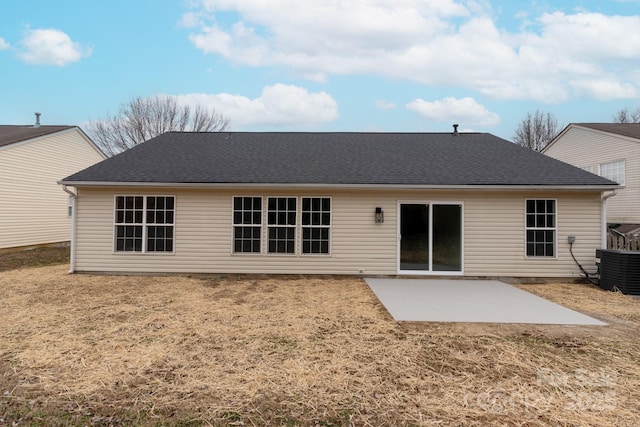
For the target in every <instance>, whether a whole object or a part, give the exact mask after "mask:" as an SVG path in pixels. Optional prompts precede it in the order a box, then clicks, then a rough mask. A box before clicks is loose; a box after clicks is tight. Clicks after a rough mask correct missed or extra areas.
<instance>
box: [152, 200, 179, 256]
mask: <svg viewBox="0 0 640 427" xmlns="http://www.w3.org/2000/svg"><path fill="white" fill-rule="evenodd" d="M173 204H174V199H173V197H166V196H156V197H147V252H173V216H174V206H173Z"/></svg>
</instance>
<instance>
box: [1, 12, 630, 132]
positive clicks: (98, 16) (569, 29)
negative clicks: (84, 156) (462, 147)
mask: <svg viewBox="0 0 640 427" xmlns="http://www.w3.org/2000/svg"><path fill="white" fill-rule="evenodd" d="M0 76H1V77H2V78H1V79H0V123H1V124H28V123H32V122H33V120H34V118H33V117H34V116H33V113H34V112H36V111H38V112H41V113H42V119H41V120H42V123H43V124H67V125H80V126H82V125H83V124H85V123H86V122H87V121H89V120H91V119H100V118H103V117H105V116H106V115H107V113H109V114H114V113H116V112H117V111H118V108H119V106H120V105H121V104H122V103H124V102H126V101H128V100H130V99H132V98H134V97H138V96H141V97H146V96H151V95H156V94H164V95H171V96H176V97H177V99H178V100H179V101H180V102H182V103H188V104H197V103H199V104H204V105H205V106H208V107H211V108H215V109H216V110H217V111H219V112H221V113H223V114H224V115H226V116H227V117H228V118H229V119H230V121H231V129H232V130H234V131H272V130H273V131H293V130H296V131H298V130H301V131H400V132H440V131H449V130H450V129H451V124H453V123H459V124H460V129H462V130H473V131H481V132H491V133H494V134H496V135H498V136H501V137H503V138H506V139H511V138H512V136H513V133H514V130H515V128H516V126H517V124H518V122H519V121H520V120H521V119H522V118H523V117H524V116H525V115H526V114H527V113H528V112H533V111H535V110H541V111H543V112H550V113H552V114H554V115H555V116H556V117H557V118H558V121H559V124H560V125H563V126H564V125H567V124H569V123H571V122H606V121H611V119H612V116H613V114H614V113H615V112H617V111H618V110H620V109H621V108H624V107H630V108H633V109H635V108H637V107H640V0H618V1H615V0H610V1H604V0H593V1H586V0H585V1H573V2H569V1H550V0H547V1H544V0H540V1H536V0H533V1H526V2H524V1H522V2H521V1H502V2H498V1H488V0H487V1H484V0H474V1H454V0H350V1H346V0H341V1H340V0H270V1H266V0H126V1H125V0H109V1H80V0H56V1H49V0H21V1H3V2H2V3H1V4H0Z"/></svg>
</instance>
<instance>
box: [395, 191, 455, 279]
mask: <svg viewBox="0 0 640 427" xmlns="http://www.w3.org/2000/svg"><path fill="white" fill-rule="evenodd" d="M399 210H400V215H399V219H400V221H399V227H398V228H399V240H400V242H399V255H398V257H399V260H398V261H399V270H400V272H426V273H429V272H442V273H446V272H453V273H461V272H462V205H461V204H447V203H400V205H399Z"/></svg>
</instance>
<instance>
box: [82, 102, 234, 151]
mask: <svg viewBox="0 0 640 427" xmlns="http://www.w3.org/2000/svg"><path fill="white" fill-rule="evenodd" d="M228 127H229V120H228V119H227V118H225V117H224V116H223V115H222V114H220V113H218V112H217V111H215V110H213V109H208V108H205V107H203V106H202V105H198V106H196V107H195V108H191V107H190V106H189V105H181V104H179V103H178V101H177V100H176V98H175V97H172V96H160V95H157V96H152V97H149V98H141V97H138V98H134V99H132V100H131V101H129V102H127V103H126V104H123V105H122V106H121V107H120V111H119V113H118V115H117V116H109V115H107V118H106V119H104V120H92V121H90V122H89V125H88V127H87V133H88V134H89V135H90V136H91V137H92V138H93V141H94V142H95V143H96V144H97V145H98V146H99V147H100V148H101V149H102V150H103V151H104V152H105V153H106V154H107V155H109V156H112V155H114V154H117V153H119V152H121V151H124V150H126V149H129V148H131V147H133V146H135V145H137V144H140V143H142V142H144V141H146V140H148V139H150V138H153V137H155V136H158V135H160V134H163V133H165V132H170V131H190V132H220V131H225V130H227V128H228Z"/></svg>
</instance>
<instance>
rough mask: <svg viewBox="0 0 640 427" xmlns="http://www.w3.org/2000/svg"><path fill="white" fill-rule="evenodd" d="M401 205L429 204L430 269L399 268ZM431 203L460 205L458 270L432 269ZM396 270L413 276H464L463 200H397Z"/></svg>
mask: <svg viewBox="0 0 640 427" xmlns="http://www.w3.org/2000/svg"><path fill="white" fill-rule="evenodd" d="M401 205H427V206H429V225H428V226H429V256H430V257H431V259H430V260H429V265H430V266H431V270H401V269H400V249H401V248H400V244H401V238H402V236H401V234H400V230H401V228H400V227H401V225H402V224H400V222H401V221H402V215H401V214H400V209H401ZM433 205H456V206H460V267H461V268H460V271H433ZM396 218H397V219H398V220H397V223H396V271H397V273H398V274H402V275H407V276H408V275H415V276H426V275H434V276H464V202H462V201H457V200H424V199H414V200H398V201H397V205H396Z"/></svg>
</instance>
